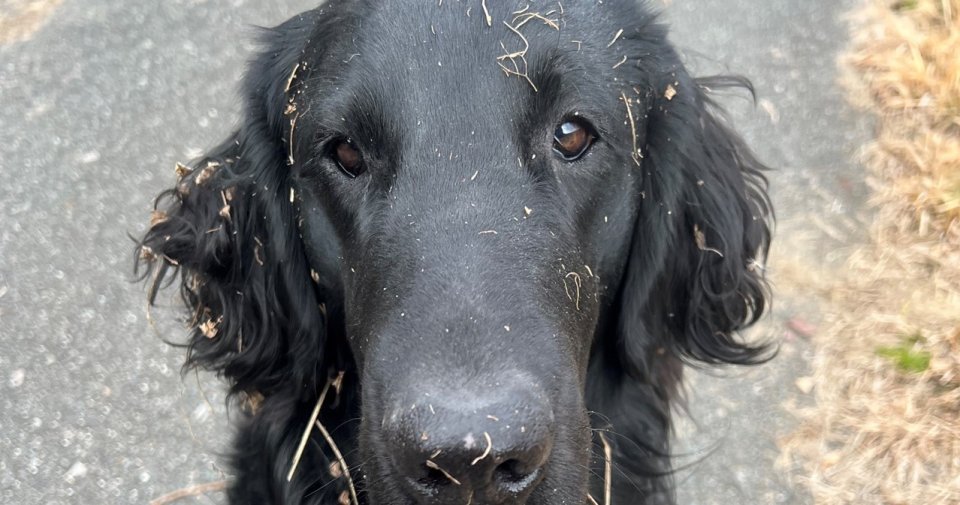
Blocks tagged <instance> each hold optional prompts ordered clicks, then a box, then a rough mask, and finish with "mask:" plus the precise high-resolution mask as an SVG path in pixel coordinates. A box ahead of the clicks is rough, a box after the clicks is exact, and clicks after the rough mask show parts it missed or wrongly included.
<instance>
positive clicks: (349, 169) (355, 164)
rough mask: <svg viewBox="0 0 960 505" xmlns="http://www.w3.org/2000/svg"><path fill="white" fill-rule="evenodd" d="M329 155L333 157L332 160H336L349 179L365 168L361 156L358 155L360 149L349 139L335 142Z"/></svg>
mask: <svg viewBox="0 0 960 505" xmlns="http://www.w3.org/2000/svg"><path fill="white" fill-rule="evenodd" d="M331 156H332V157H333V161H336V162H337V166H339V167H340V170H342V171H343V173H344V174H346V175H347V176H348V177H350V178H351V179H352V178H354V177H357V176H358V175H360V174H362V173H363V172H364V171H365V170H366V167H364V165H363V157H361V156H360V151H359V150H358V149H357V146H356V145H354V143H353V141H352V140H350V139H346V140H341V141H339V142H337V144H336V145H335V146H334V148H333V151H332V152H331Z"/></svg>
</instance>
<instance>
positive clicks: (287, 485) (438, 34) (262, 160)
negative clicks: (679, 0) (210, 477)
mask: <svg viewBox="0 0 960 505" xmlns="http://www.w3.org/2000/svg"><path fill="white" fill-rule="evenodd" d="M491 4H493V2H491ZM584 4H585V5H578V6H574V5H566V4H564V5H563V7H564V9H565V10H564V12H563V13H562V14H561V13H560V12H559V10H558V9H557V7H556V5H555V4H550V5H549V6H547V5H546V4H544V6H541V7H542V10H541V13H543V14H544V17H545V18H549V19H554V20H556V23H557V25H558V26H557V27H558V28H559V30H556V29H554V27H553V26H550V24H549V23H545V22H543V21H542V20H541V19H538V18H535V19H531V20H529V21H528V22H527V23H526V24H525V25H523V27H522V32H523V33H524V35H525V38H526V39H527V42H528V43H529V48H528V51H527V53H526V54H525V60H526V64H527V65H528V67H527V73H528V74H529V75H528V76H529V78H530V82H527V80H526V79H525V78H523V77H517V76H508V75H504V73H503V72H502V71H501V70H500V68H499V67H498V66H497V56H500V55H502V54H504V53H505V52H509V51H513V50H516V49H520V48H522V47H523V43H522V42H521V41H520V39H519V38H518V37H517V36H516V34H514V33H512V32H511V31H510V30H508V29H507V28H506V27H505V26H503V24H502V23H501V22H500V20H507V21H508V22H515V20H514V19H515V18H514V15H513V14H511V13H512V12H513V11H516V10H518V9H519V8H521V7H522V5H519V4H518V5H517V6H513V5H509V6H508V5H502V6H494V5H491V15H492V18H493V20H494V22H493V23H492V26H487V25H486V23H485V21H484V16H483V12H482V11H481V10H480V3H479V2H477V5H475V6H473V7H472V13H471V15H470V16H467V9H468V7H469V6H468V5H467V3H459V2H455V1H451V2H445V3H444V4H443V5H442V6H438V5H437V4H436V2H421V1H417V2H412V1H411V2H401V1H397V2H392V1H391V2H374V1H364V0H353V1H351V0H331V1H330V2H328V3H327V4H326V5H325V6H323V7H321V8H318V9H316V10H314V11H310V12H307V13H304V14H302V15H300V16H297V17H295V18H294V19H292V20H290V21H288V22H286V23H284V24H283V25H281V26H279V27H277V28H274V29H270V30H265V31H264V35H263V39H262V44H263V47H264V49H263V51H262V52H261V53H260V54H259V55H258V56H257V57H256V58H255V59H254V60H253V61H252V63H251V64H250V68H249V70H248V72H247V77H246V79H245V81H244V83H243V87H242V89H243V92H244V99H245V103H244V108H243V110H244V115H243V119H242V121H241V124H240V126H239V128H238V130H237V131H236V132H235V133H234V134H233V135H231V136H230V137H229V138H228V139H227V140H226V141H225V142H224V143H223V144H221V145H220V146H219V147H217V148H215V149H213V150H212V151H211V153H210V154H209V155H207V156H206V157H204V158H203V159H201V160H199V161H198V162H196V163H194V164H193V166H192V168H191V169H189V170H181V178H180V180H179V181H178V184H177V186H176V187H175V188H173V189H171V190H169V191H167V192H165V193H163V194H162V195H161V196H160V198H159V199H158V202H157V208H158V213H157V214H156V215H155V219H154V224H153V225H152V226H151V228H150V230H149V231H148V232H147V234H146V236H145V237H144V238H143V239H142V241H141V242H140V244H139V247H138V252H137V254H138V266H140V267H144V268H145V271H144V273H143V275H144V277H145V278H147V279H149V285H150V292H149V297H150V300H151V301H153V299H154V297H155V296H156V294H157V289H158V288H159V286H160V284H161V281H162V280H163V279H165V278H167V277H168V276H169V275H170V274H172V273H173V272H174V271H176V270H179V272H180V280H181V290H182V294H183V299H184V301H185V303H186V305H187V307H188V308H189V309H190V313H191V317H192V326H193V328H194V329H193V331H192V334H191V336H190V339H189V341H188V342H187V350H188V357H187V366H188V367H197V368H202V369H206V370H213V371H216V372H218V373H219V374H221V375H222V376H223V377H224V378H226V380H227V381H228V383H229V384H230V388H231V389H230V391H231V394H232V395H233V397H234V398H238V399H240V400H243V402H242V405H243V408H241V409H240V410H241V411H242V412H243V416H242V420H241V423H240V426H239V431H238V435H237V439H236V443H235V450H234V456H233V470H234V479H233V481H232V485H231V487H230V490H229V498H230V502H231V503H235V504H246V503H250V504H253V503H258V504H262V503H284V504H287V503H290V504H334V503H342V501H341V500H343V499H344V498H345V497H346V496H349V495H348V494H347V493H348V484H347V479H346V478H344V477H339V478H335V477H334V476H332V475H331V472H330V468H331V465H332V464H333V463H334V462H335V461H336V460H335V458H334V455H333V453H332V452H331V448H330V446H329V444H328V443H327V442H326V441H325V440H324V438H323V437H321V436H320V434H319V433H316V432H314V434H313V435H312V436H311V439H310V443H309V444H308V446H307V448H306V451H305V452H304V456H303V459H302V460H301V462H300V464H299V466H298V469H297V472H296V473H295V475H294V478H293V480H292V481H290V482H288V481H287V472H288V471H289V469H290V464H291V461H292V460H293V459H294V453H295V451H296V448H297V445H298V443H299V441H300V437H301V435H302V433H303V432H304V429H305V427H306V424H307V422H308V419H309V416H310V413H311V411H312V410H313V407H314V405H315V404H316V402H317V397H318V395H319V394H320V392H321V390H323V389H324V386H325V385H327V384H328V382H329V380H330V379H331V377H334V376H336V375H337V374H338V373H340V372H343V373H344V377H343V383H342V384H343V385H342V387H341V388H339V389H337V390H336V391H331V392H330V393H329V396H328V400H327V401H325V402H324V407H323V409H322V411H321V416H320V421H321V423H322V425H323V426H325V427H327V428H328V429H329V430H330V431H331V433H332V436H333V438H334V440H335V441H336V445H337V447H338V448H339V449H340V450H341V451H342V452H343V453H344V455H345V458H346V461H347V462H348V464H349V465H350V470H351V472H350V474H351V476H352V477H353V479H354V481H355V482H356V488H357V491H358V494H359V499H360V502H362V503H366V504H368V505H386V504H391V505H392V504H401V503H403V504H406V503H414V500H412V499H410V498H408V497H406V495H405V494H404V491H403V486H402V485H401V484H400V483H398V482H396V481H397V477H396V475H394V473H395V472H394V471H393V470H392V468H391V467H390V464H389V463H388V462H387V460H388V459H389V454H388V452H389V450H388V448H387V445H385V444H388V442H389V441H386V440H384V435H383V433H380V430H381V422H380V420H381V419H384V418H385V417H386V412H387V410H388V408H389V407H388V406H389V405H392V404H394V403H397V402H398V401H400V400H402V399H404V398H407V397H412V396H413V395H416V394H417V393H418V392H419V391H421V388H423V391H428V390H429V391H434V390H436V388H437V387H439V386H438V385H442V386H444V387H457V385H462V386H463V387H468V388H469V387H473V385H475V384H479V383H484V381H488V380H489V381H493V380H494V379H495V378H497V377H498V376H500V375H499V374H503V373H505V372H506V373H513V371H517V370H519V371H521V372H522V373H524V374H526V375H529V376H531V377H534V378H535V379H536V382H537V383H538V384H540V385H541V386H542V387H543V388H544V390H545V392H546V394H547V396H548V397H549V398H550V402H551V405H552V408H553V410H554V412H555V415H556V417H557V419H556V428H555V429H556V433H557V436H556V440H557V443H556V444H555V447H554V448H553V454H552V455H551V459H550V461H549V462H548V464H547V466H546V476H545V477H544V478H543V479H544V480H543V482H542V483H540V485H539V486H538V487H537V489H535V490H533V491H532V494H531V495H530V496H529V498H525V500H526V503H530V504H535V505H547V504H557V503H569V504H575V505H582V504H583V503H585V502H586V501H587V496H586V495H587V493H588V492H589V493H590V495H591V496H593V497H595V498H597V499H598V501H601V502H602V496H603V493H604V483H603V473H604V443H605V442H606V443H608V444H609V445H610V448H611V450H612V456H613V458H612V459H613V464H614V468H615V470H614V473H613V482H612V493H613V496H612V498H613V502H614V503H645V504H654V503H657V504H659V503H673V500H674V498H673V489H672V483H671V479H670V449H669V444H668V438H669V431H670V411H671V406H672V405H673V403H674V402H675V401H676V399H677V394H678V393H677V387H678V384H679V381H680V379H681V368H682V365H681V363H682V362H683V361H684V360H686V361H690V362H702V363H707V364H724V363H734V364H751V363H756V362H759V361H762V360H764V359H767V358H768V357H769V356H770V352H771V349H770V348H769V347H768V346H766V345H750V344H747V343H744V342H743V341H741V340H740V339H739V338H738V336H737V335H738V332H739V331H740V330H742V329H744V328H745V327H747V326H749V325H750V324H751V323H753V322H755V321H756V320H757V318H759V317H760V316H761V314H762V313H763V311H764V309H765V307H766V305H767V299H768V295H767V293H766V288H765V283H764V280H763V269H762V262H763V258H764V257H765V255H766V251H767V247H768V245H769V241H770V229H769V223H770V219H771V209H770V204H769V202H768V199H767V196H766V180H765V179H764V177H763V175H762V172H763V170H764V167H763V166H762V164H761V163H760V162H758V161H757V160H756V159H755V158H754V156H753V155H752V154H751V153H750V151H749V149H748V148H747V147H746V146H745V145H744V144H743V142H742V141H741V140H740V139H739V138H738V137H737V136H736V135H735V134H734V133H733V132H732V131H730V130H729V129H728V127H727V126H725V125H724V123H723V122H722V121H721V120H720V119H718V115H717V113H716V111H715V110H714V109H715V107H714V106H713V103H712V102H711V101H710V99H709V98H708V96H707V91H708V89H710V90H712V89H717V88H720V87H746V88H748V89H749V85H748V84H747V83H745V81H742V80H739V79H731V78H711V79H700V80H697V79H694V78H692V77H690V76H689V75H688V74H687V72H686V70H685V69H684V67H683V66H682V64H681V62H680V60H679V57H678V55H677V53H676V52H675V51H674V49H673V48H672V47H671V46H670V44H669V42H668V41H667V39H666V30H665V29H664V27H663V26H662V25H659V24H657V23H656V20H655V16H654V15H652V14H651V13H650V10H649V9H648V8H646V7H645V6H642V5H641V6H638V5H637V4H635V2H633V1H631V0H608V1H607V2H604V3H603V4H596V5H594V2H585V3H584ZM586 4H589V5H586ZM535 7H536V6H535ZM551 9H555V12H552V13H548V11H550V10H551ZM534 10H536V9H534V8H531V12H532V11H534ZM621 27H622V28H624V31H623V33H622V34H620V35H619V36H617V37H616V40H615V41H614V42H613V43H610V44H609V45H608V43H609V42H610V41H611V40H613V39H614V35H615V34H617V32H618V29H620V28H621ZM500 42H503V43H504V46H505V47H506V48H507V50H506V51H504V50H503V49H502V48H501V46H500V45H499V43H500ZM623 56H626V57H627V62H626V63H624V64H620V65H617V62H618V61H619V60H621V58H622V57H623ZM500 61H501V62H506V63H507V65H509V67H508V68H515V67H513V66H512V63H511V62H510V61H509V60H502V59H501V60H500ZM438 62H439V63H438ZM518 63H519V64H520V65H523V64H524V63H521V62H519V60H518ZM516 68H517V69H521V68H522V67H516ZM534 86H536V90H534ZM751 91H752V90H751ZM624 97H626V98H627V99H628V100H629V103H630V108H631V109H630V110H631V114H632V116H633V120H634V125H633V128H631V125H630V119H629V117H628V115H627V105H626V104H625V103H624V101H623V98H624ZM571 117H577V118H582V119H583V120H585V121H587V122H589V123H590V124H592V125H593V127H594V128H595V129H596V131H597V133H598V137H599V139H598V140H597V142H596V144H595V145H594V146H593V147H592V148H591V150H590V151H589V152H588V154H587V155H586V156H585V157H584V158H582V159H580V160H577V161H575V162H570V163H568V162H564V161H562V160H560V159H559V158H558V157H557V156H555V155H554V154H553V153H552V152H551V149H550V143H549V142H550V140H549V139H551V138H552V134H553V129H554V127H555V125H556V124H557V123H558V122H561V121H564V120H566V119H569V118H571ZM634 131H635V132H636V139H634V138H633V132H634ZM345 138H350V139H352V140H353V141H354V142H355V144H356V145H357V146H358V147H359V149H360V151H361V152H362V153H363V156H364V160H365V162H366V164H367V170H366V172H365V173H364V174H361V175H360V176H359V177H357V178H356V179H350V178H347V177H346V176H344V175H343V174H342V173H340V171H339V169H338V168H337V167H336V165H335V163H334V162H333V161H332V160H331V157H330V154H331V146H332V145H334V144H335V143H336V142H337V141H339V140H342V139H345ZM634 145H636V147H637V148H638V149H639V152H637V153H636V156H633V148H634ZM634 158H636V161H635V159H634ZM494 232H496V233H494ZM572 273H575V274H576V275H574V276H572V275H571V274H572ZM588 413H589V415H588ZM591 438H592V442H591ZM338 475H339V474H338ZM474 503H486V502H482V501H474Z"/></svg>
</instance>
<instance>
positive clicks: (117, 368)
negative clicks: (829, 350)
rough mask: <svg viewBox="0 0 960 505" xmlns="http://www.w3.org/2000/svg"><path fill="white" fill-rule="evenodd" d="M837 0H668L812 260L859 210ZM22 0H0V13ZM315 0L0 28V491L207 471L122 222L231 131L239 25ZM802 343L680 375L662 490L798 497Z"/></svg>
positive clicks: (140, 225)
mask: <svg viewBox="0 0 960 505" xmlns="http://www.w3.org/2000/svg"><path fill="white" fill-rule="evenodd" d="M853 1H854V0H840V1H837V0H808V1H796V0H714V1H710V2H705V1H698V0H673V1H669V2H667V3H668V4H669V5H668V6H667V7H666V8H665V12H666V19H667V20H668V21H669V22H671V23H672V24H673V25H674V26H675V35H674V40H675V41H676V42H677V43H678V44H679V45H680V46H681V47H682V48H685V49H687V50H688V51H687V53H688V61H689V62H690V64H691V66H692V67H693V68H694V69H696V70H697V71H699V73H701V74H708V73H713V72H715V71H729V72H735V73H740V74H744V75H747V76H749V77H751V78H752V79H753V80H754V82H755V83H756V85H757V91H758V94H759V96H760V98H761V99H762V100H761V104H762V106H761V107H758V108H753V107H752V106H750V105H749V104H748V103H747V102H746V101H745V100H742V99H739V98H735V97H734V98H729V99H725V100H724V103H726V104H728V106H729V108H730V110H731V113H732V116H733V118H734V121H735V123H736V124H737V125H738V127H739V129H740V130H741V131H742V132H744V133H745V135H746V136H747V138H748V139H749V140H750V142H751V143H752V144H753V145H754V146H755V147H756V149H757V150H758V151H759V153H761V155H762V157H763V158H764V159H765V160H767V161H768V162H769V163H770V164H771V165H773V166H776V167H778V170H777V171H776V172H775V173H773V174H772V176H771V179H772V185H773V196H774V201H775V202H776V204H777V208H778V215H779V217H780V225H779V234H778V237H779V240H780V242H779V243H778V246H777V248H776V251H788V252H789V254H784V257H787V256H791V257H792V256H793V255H797V254H803V255H808V256H810V257H814V258H817V261H815V262H814V264H815V265H816V264H819V263H822V262H830V261H836V260H837V259H838V258H841V257H842V255H843V251H844V250H845V247H847V246H849V245H850V244H851V243H854V242H855V241H856V240H857V236H858V231H857V230H858V228H859V226H858V223H859V222H860V220H862V219H863V217H862V216H861V215H860V214H861V210H860V209H861V208H862V201H863V198H864V195H865V191H864V189H863V183H862V182H861V179H862V176H861V175H859V169H858V167H857V166H856V164H855V163H854V161H853V160H854V156H855V154H856V153H857V149H858V148H859V146H860V145H861V144H862V143H863V142H864V141H865V140H866V139H867V138H868V136H869V126H870V125H869V122H868V121H867V120H865V119H863V118H862V117H860V114H859V113H858V112H856V111H854V110H851V108H850V107H849V106H848V105H847V104H846V103H845V101H844V99H843V92H842V90H841V89H840V87H839V86H838V84H837V71H836V70H835V67H836V65H835V60H836V57H837V54H838V52H839V51H840V50H841V49H842V48H843V47H844V45H845V44H846V31H845V27H844V26H843V24H842V22H841V21H840V20H839V18H840V15H841V13H842V12H844V10H845V9H847V8H849V7H850V6H851V5H852V4H853ZM22 3H23V2H17V1H15V0H7V1H5V2H0V9H8V10H7V11H4V10H0V18H2V17H4V16H11V15H12V12H13V11H12V10H10V9H16V8H17V7H16V6H17V5H18V4H22ZM53 3H56V2H53ZM312 4H313V2H309V1H296V0H285V1H276V2H245V1H244V0H168V1H163V2H146V1H144V2H116V1H104V0H68V1H66V2H63V3H62V4H61V5H59V6H56V7H55V8H52V9H50V11H49V12H46V13H45V15H48V16H49V18H48V19H47V20H46V23H45V24H43V25H41V26H40V28H39V29H38V30H37V31H36V32H34V33H32V35H30V36H29V37H27V38H26V39H25V40H23V41H20V42H11V41H5V40H4V39H3V38H2V37H0V175H2V177H0V503H10V504H21V503H22V504H39V503H46V504H67V503H131V504H134V503H135V504H143V503H146V502H147V501H149V499H151V498H154V497H156V496H159V495H161V494H163V493H165V492H168V491H171V490H174V489H178V488H181V487H183V486H185V485H189V484H195V483H202V482H208V481H213V480H218V479H221V478H222V477H223V475H222V472H221V469H220V468H219V467H218V463H217V462H218V454H220V453H222V452H223V451H224V450H225V448H226V445H225V444H226V441H227V440H228V438H229V428H228V420H227V418H226V415H225V414H224V412H223V409H222V404H223V395H222V393H221V392H220V389H219V385H218V384H217V382H216V381H215V380H214V379H213V378H211V377H203V376H201V377H200V378H195V377H194V376H192V375H191V376H188V377H186V378H185V379H181V377H180V375H179V370H178V367H179V365H180V362H181V358H182V355H181V354H182V353H181V351H179V350H177V349H173V348H170V347H168V346H166V345H164V344H163V342H162V341H161V337H162V336H166V337H171V338H176V337H178V336H180V335H182V328H181V327H180V326H178V324H177V323H176V322H175V321H173V317H172V314H174V312H173V311H172V309H171V308H170V307H174V306H175V303H174V301H173V299H172V292H170V293H168V294H169V295H170V296H168V297H167V298H165V299H164V305H166V308H164V307H161V308H160V309H158V310H155V311H154V315H155V319H156V321H157V322H156V324H151V322H150V321H149V320H148V317H147V314H146V310H145V304H144V301H143V291H142V289H141V287H140V286H139V285H136V284H133V283H131V274H130V267H131V259H132V242H131V240H130V239H129V238H128V233H130V234H133V235H138V234H140V233H142V232H143V230H144V227H145V225H146V221H147V219H148V214H149V208H150V202H151V199H152V198H153V196H154V195H155V194H156V193H157V192H158V191H160V190H161V189H163V188H165V187H167V186H168V185H170V184H171V183H172V181H173V164H174V162H175V161H179V160H185V159H189V158H191V157H193V156H195V155H196V154H198V153H199V152H201V150H202V149H204V148H205V147H209V146H211V145H213V143H215V142H216V141H218V140H219V139H221V138H222V137H223V135H224V134H226V133H227V132H228V131H229V130H230V129H231V127H232V125H233V123H234V120H235V119H236V114H235V113H236V103H237V99H236V94H235V91H236V83H237V81H238V78H239V76H240V74H241V72H242V69H243V63H244V61H245V59H246V58H247V56H248V54H249V52H250V51H251V49H252V46H251V44H250V35H251V30H250V29H248V28H247V27H248V26H249V25H272V24H276V23H279V22H280V21H282V20H284V19H286V18H287V17H289V16H291V15H293V14H295V13H296V12H299V11H301V10H305V9H307V8H309V7H311V6H312ZM10 6H13V7H10ZM812 216H813V217H812ZM784 261H786V260H784ZM777 262H778V259H777V258H776V257H775V258H774V260H773V270H774V275H776V272H775V270H776V266H777V264H778V263H777ZM816 313H817V307H816V305H815V304H813V303H812V302H811V301H810V300H809V299H808V298H806V297H803V296H798V295H796V294H794V295H789V296H781V297H780V298H779V299H778V302H777V305H776V306H775V310H774V313H773V316H771V317H770V318H768V319H767V320H766V321H765V322H764V324H762V325H761V327H760V328H758V330H757V331H758V332H759V334H760V335H773V336H780V335H781V334H782V333H783V332H784V330H783V321H784V320H785V319H788V318H796V317H802V318H805V319H807V320H811V321H815V320H816V317H817V316H816ZM788 337H789V335H788ZM809 354H810V352H809V349H808V348H807V344H806V342H805V341H803V339H798V338H787V340H786V341H785V344H784V348H783V352H782V353H781V355H780V357H778V358H777V359H776V360H774V361H773V362H772V363H771V364H769V365H766V366H764V367H760V368H756V369H752V370H748V371H742V370H738V371H726V372H722V373H717V372H711V373H694V374H692V375H691V381H690V397H691V401H690V404H691V409H690V413H689V414H688V415H685V416H683V418H682V419H681V420H680V422H679V423H678V424H679V425H678V443H677V452H678V463H680V464H681V465H683V466H684V467H685V468H684V469H682V470H681V471H680V472H679V473H678V481H679V482H680V497H681V500H680V502H681V503H683V504H724V505H730V504H754V503H757V504H768V503H769V504H774V503H777V504H779V503H787V504H804V503H808V502H809V498H808V497H806V495H805V494H804V493H803V492H802V490H800V489H798V488H796V487H794V486H791V485H790V484H789V483H788V481H787V480H786V479H785V478H784V477H783V475H782V473H781V472H780V471H779V470H778V469H777V468H775V466H774V461H775V460H776V458H777V455H778V450H777V446H776V439H777V437H778V436H779V435H781V434H783V433H785V432H786V431H787V430H789V429H790V427H791V421H790V417H789V415H787V414H786V412H785V411H784V410H783V408H782V404H783V402H784V401H786V400H789V399H791V398H794V399H797V400H798V401H801V402H802V401H804V400H805V398H804V396H803V393H801V392H799V391H798V390H797V388H796V387H795V386H794V380H795V379H796V378H797V377H799V376H802V375H804V374H805V373H807V368H808V363H809ZM221 500H222V497H220V496H217V495H211V496H206V497H202V498H199V499H195V500H192V501H190V500H188V501H185V502H184V503H191V502H192V503H220V502H221Z"/></svg>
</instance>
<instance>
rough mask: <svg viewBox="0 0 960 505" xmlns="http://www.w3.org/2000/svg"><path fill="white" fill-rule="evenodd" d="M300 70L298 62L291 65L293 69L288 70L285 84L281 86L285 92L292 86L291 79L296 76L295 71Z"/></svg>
mask: <svg viewBox="0 0 960 505" xmlns="http://www.w3.org/2000/svg"><path fill="white" fill-rule="evenodd" d="M299 71H300V62H297V64H296V65H294V67H293V71H292V72H290V77H288V78H287V85H286V87H284V88H283V92H284V93H287V92H288V91H290V88H291V87H292V86H293V80H294V79H296V78H297V72H299Z"/></svg>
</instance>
